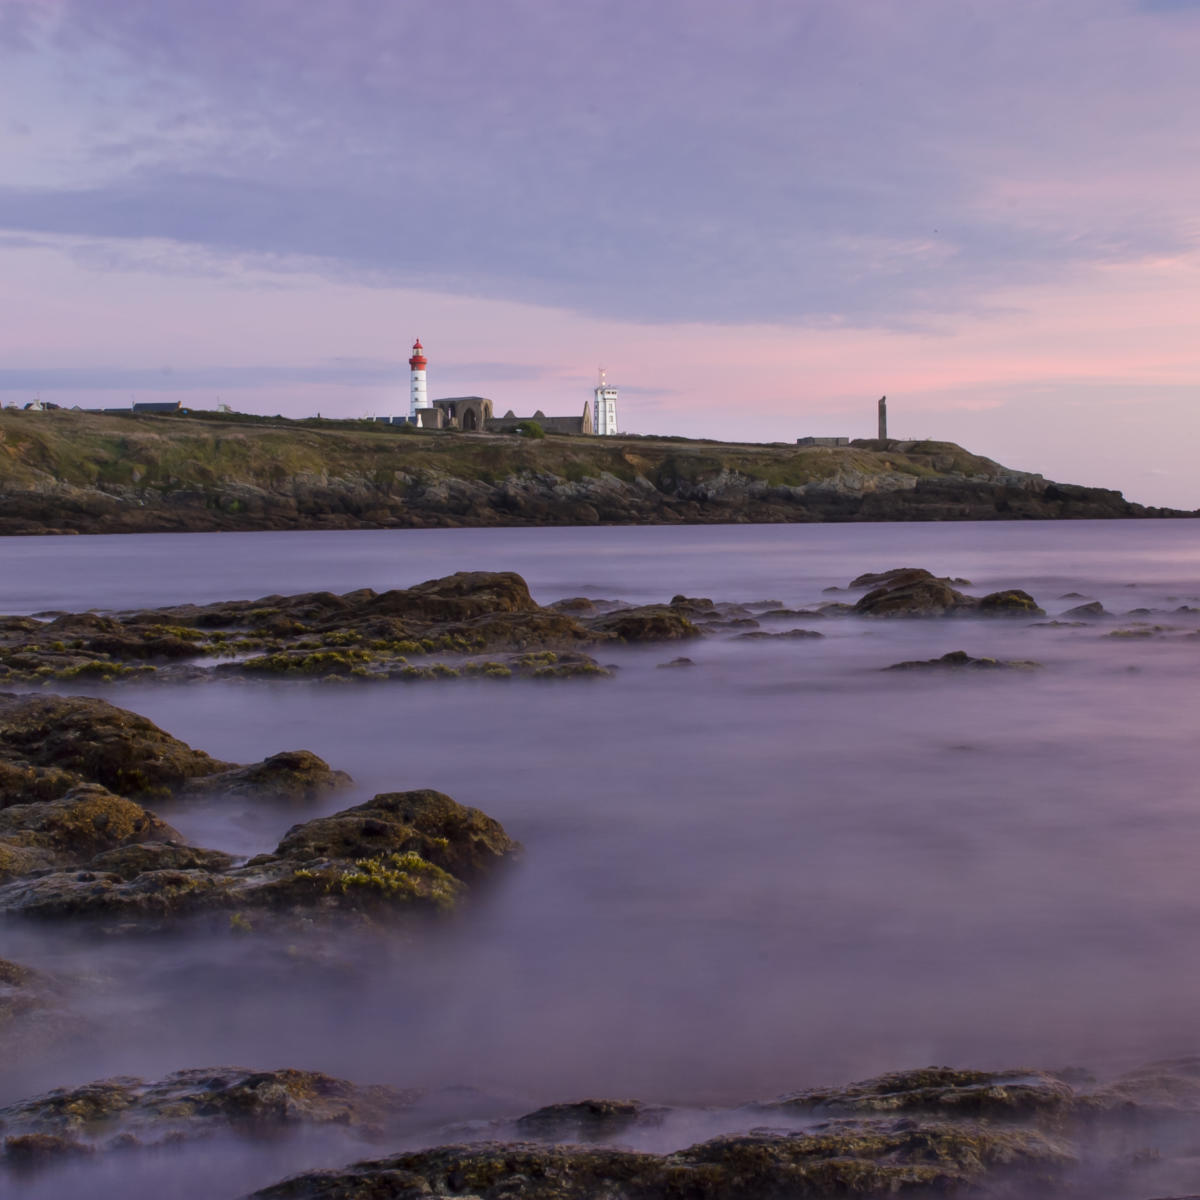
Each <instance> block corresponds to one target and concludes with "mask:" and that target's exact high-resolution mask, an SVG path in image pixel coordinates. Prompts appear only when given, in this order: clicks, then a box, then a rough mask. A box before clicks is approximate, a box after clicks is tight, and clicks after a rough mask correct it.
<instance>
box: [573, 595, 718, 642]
mask: <svg viewBox="0 0 1200 1200" xmlns="http://www.w3.org/2000/svg"><path fill="white" fill-rule="evenodd" d="M588 627H589V628H590V629H592V630H593V631H595V632H596V633H600V634H606V635H608V636H609V637H613V638H616V639H617V640H619V641H622V642H662V641H671V640H673V639H677V638H693V637H699V636H700V630H699V629H697V628H696V626H695V625H694V624H693V623H692V621H691V619H690V618H689V617H688V616H687V614H686V612H685V610H684V609H683V608H682V607H680V608H676V607H674V606H672V605H668V604H647V605H643V606H642V607H641V608H622V609H618V610H617V611H615V612H610V613H604V614H602V615H601V616H599V617H594V618H592V619H591V620H590V621H589V622H588Z"/></svg>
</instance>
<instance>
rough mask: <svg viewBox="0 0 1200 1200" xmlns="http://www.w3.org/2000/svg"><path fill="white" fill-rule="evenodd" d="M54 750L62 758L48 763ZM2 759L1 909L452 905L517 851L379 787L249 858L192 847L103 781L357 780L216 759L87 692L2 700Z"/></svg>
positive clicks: (142, 917)
mask: <svg viewBox="0 0 1200 1200" xmlns="http://www.w3.org/2000/svg"><path fill="white" fill-rule="evenodd" d="M56 755H57V756H58V760H59V762H60V764H61V765H58V766H51V765H46V764H47V763H52V762H53V761H54V756H56ZM0 764H2V765H3V766H5V767H6V768H7V771H8V775H7V776H6V780H7V781H11V782H10V783H9V784H8V785H7V786H5V788H4V790H3V792H0V796H2V798H3V802H4V804H5V807H2V808H0V912H5V913H8V914H11V915H19V916H22V917H27V918H32V917H41V918H54V919H64V918H93V919H101V920H103V921H106V922H108V926H107V927H108V928H114V926H113V925H112V922H114V921H116V922H118V926H116V927H118V928H119V927H123V926H127V927H128V928H130V929H136V928H139V927H141V926H143V925H145V924H146V923H147V922H149V923H151V924H152V925H153V923H155V922H161V921H163V920H168V919H174V918H178V917H182V916H187V915H195V914H200V913H206V912H225V913H229V912H232V913H234V914H235V915H236V914H238V913H240V912H241V911H242V910H246V911H253V912H261V911H263V910H270V911H271V912H273V913H290V914H306V915H307V916H309V917H311V916H312V915H314V914H336V913H339V912H354V913H357V914H360V915H368V914H388V913H395V912H403V911H410V910H411V911H419V910H423V909H424V910H446V909H449V908H453V907H454V906H455V905H456V904H457V903H458V902H459V900H460V899H461V898H462V897H463V896H464V895H465V894H466V893H467V892H468V891H469V890H470V887H471V886H472V885H474V884H477V883H479V882H480V881H481V880H482V879H483V878H484V877H485V876H486V875H487V874H488V873H489V872H490V871H491V870H492V869H493V868H494V867H495V866H496V865H498V864H499V863H502V862H505V861H507V860H509V859H512V858H513V857H515V855H516V854H517V853H518V850H519V847H518V845H517V843H516V842H514V841H512V839H510V838H509V837H508V835H507V834H506V833H505V832H504V830H503V829H502V828H501V826H500V825H499V824H498V823H497V822H496V821H493V820H492V819H491V818H490V817H487V816H486V815H485V814H483V813H481V812H479V811H478V810H477V809H473V808H467V807H464V806H463V805H460V804H457V803H456V802H455V801H454V800H452V799H451V798H450V797H449V796H446V795H443V794H442V793H440V792H434V791H409V792H393V793H386V794H382V795H378V796H376V797H374V799H372V800H368V801H366V802H365V803H362V804H358V805H355V806H354V807H352V808H349V809H345V810H343V811H341V812H338V813H335V814H333V815H332V816H328V817H319V818H316V819H314V820H311V821H307V822H303V823H301V824H299V825H295V826H293V827H292V829H291V830H289V831H288V833H287V834H286V835H285V836H284V838H283V839H282V841H281V842H280V843H279V845H278V846H277V847H276V849H275V850H274V851H273V852H272V853H268V854H261V855H259V856H257V857H256V858H253V859H251V860H250V861H249V862H241V861H240V860H239V859H237V858H236V857H234V856H233V855H230V854H226V853H224V852H223V851H221V850H218V849H207V848H203V847H197V846H191V845H188V844H187V842H186V840H185V839H184V838H183V837H182V835H180V834H179V833H178V831H177V830H175V829H174V828H172V827H171V826H170V825H169V824H167V823H166V822H164V821H163V820H161V819H160V818H159V817H157V816H156V815H155V814H154V813H153V812H151V811H150V810H148V809H146V808H144V807H143V806H142V805H141V804H140V803H138V801H137V800H134V799H131V798H129V797H128V796H124V795H120V794H118V793H117V792H115V791H111V790H109V788H108V787H107V786H105V784H104V783H102V782H100V780H106V781H109V782H111V783H112V784H114V785H119V784H124V785H125V786H127V787H129V788H130V790H131V791H135V793H136V794H137V795H141V796H145V795H146V794H148V793H152V794H154V795H157V796H160V797H161V798H163V799H167V798H169V797H171V796H172V795H174V797H175V798H177V799H178V798H182V799H185V800H186V799H187V798H188V797H189V796H192V795H196V794H205V795H209V796H216V797H225V798H228V797H238V798H243V799H245V798H251V799H254V800H256V801H258V802H260V803H264V804H267V803H272V802H275V803H278V802H281V801H286V802H305V803H311V802H313V801H314V800H316V799H319V798H323V797H325V796H327V795H330V794H333V793H335V792H336V791H338V790H341V789H344V788H346V787H348V786H349V785H350V784H351V782H352V781H351V779H350V777H349V776H348V775H346V774H345V773H344V772H341V771H335V770H333V769H332V768H330V767H329V766H328V764H327V763H325V762H324V761H323V760H322V759H320V758H318V757H317V756H316V755H315V754H312V753H310V752H308V751H287V752H284V753H281V754H277V755H273V756H271V757H270V758H268V759H265V760H264V761H263V762H261V763H256V764H253V765H251V766H247V767H235V766H233V765H231V764H229V763H222V762H219V761H218V760H216V759H213V758H211V757H210V756H209V755H207V754H204V753H203V752H201V751H196V750H193V749H192V748H191V747H190V746H188V745H187V744H186V743H184V742H181V741H179V739H177V738H174V737H172V736H171V735H170V734H168V733H166V732H165V731H163V730H161V729H159V728H158V726H156V725H154V724H153V723H152V722H150V721H148V720H146V718H144V717H141V716H139V715H138V714H137V713H131V712H129V711H127V710H125V709H121V708H118V707H116V706H115V705H112V704H109V703H107V702H106V701H103V700H96V699H91V698H88V697H58V696H49V697H47V696H10V695H3V696H0ZM31 796H32V797H42V796H46V797H48V798H45V799H41V798H37V799H33V800H28V799H27V798H28V797H31ZM240 919H241V920H243V921H244V922H245V923H246V924H247V925H248V924H249V922H248V919H246V918H244V917H242V918H240Z"/></svg>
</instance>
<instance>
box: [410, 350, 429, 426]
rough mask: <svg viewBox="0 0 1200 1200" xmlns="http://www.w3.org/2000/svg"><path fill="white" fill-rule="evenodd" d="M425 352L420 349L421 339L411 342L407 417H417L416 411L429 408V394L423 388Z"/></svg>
mask: <svg viewBox="0 0 1200 1200" xmlns="http://www.w3.org/2000/svg"><path fill="white" fill-rule="evenodd" d="M425 363H426V359H425V351H424V350H423V349H422V348H421V339H420V338H417V340H416V341H415V342H413V352H412V358H410V359H409V360H408V369H409V371H410V372H411V375H412V400H411V402H410V404H409V406H408V415H409V417H410V418H411V417H415V416H416V415H417V409H419V408H428V407H429V392H428V391H427V390H426V387H425Z"/></svg>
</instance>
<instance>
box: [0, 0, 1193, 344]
mask: <svg viewBox="0 0 1200 1200" xmlns="http://www.w3.org/2000/svg"><path fill="white" fill-rule="evenodd" d="M56 11H57V12H58V13H59V16H58V18H57V21H56V22H48V23H47V25H46V28H45V29H44V31H43V34H42V37H43V39H44V42H45V44H46V46H47V47H48V50H49V52H51V53H53V54H54V55H57V56H59V58H61V60H62V61H63V62H64V63H71V64H74V65H75V66H76V68H77V69H79V70H84V69H85V67H86V65H87V64H91V63H93V60H95V61H96V62H98V61H99V60H100V59H101V58H104V59H106V60H107V59H108V58H111V57H114V56H115V57H116V58H117V59H119V60H120V61H123V62H125V63H127V64H128V65H129V67H130V70H131V72H132V78H133V80H134V83H133V84H130V85H128V86H126V87H125V88H122V89H119V90H118V92H117V93H116V94H112V95H106V98H105V99H104V105H107V106H108V108H109V111H110V115H115V116H118V117H119V116H121V115H122V114H124V115H126V116H128V113H129V109H130V106H131V104H132V102H133V101H134V100H136V99H137V98H138V97H139V96H143V95H145V96H149V95H151V94H152V95H153V97H154V100H155V104H156V106H157V108H156V111H158V113H159V116H158V118H157V120H156V121H154V122H147V121H146V120H144V119H139V120H136V121H132V120H125V121H118V122H116V123H117V124H118V125H120V126H121V127H122V128H124V127H126V126H129V127H131V128H132V130H133V132H132V133H131V134H130V135H129V136H124V137H120V138H114V137H112V136H111V135H110V136H109V137H107V138H98V139H93V140H92V141H91V142H90V143H89V148H88V150H87V151H86V157H87V159H88V161H89V162H90V171H91V174H92V176H93V178H92V180H91V181H90V182H89V183H87V184H86V185H81V186H76V187H63V186H54V187H21V186H14V185H12V184H10V185H9V186H7V187H5V188H3V189H0V227H4V228H7V229H10V230H14V231H26V232H36V233H43V234H70V235H77V236H85V237H94V238H121V239H131V240H132V239H138V238H143V237H155V238H167V239H171V240H173V241H177V242H180V243H183V244H188V245H194V246H198V247H204V248H206V249H207V250H210V251H212V252H214V253H219V254H227V255H269V256H273V257H274V258H275V260H276V261H278V262H286V261H287V260H288V259H290V258H294V259H297V260H301V261H303V262H305V263H306V264H311V263H316V264H318V265H319V268H320V269H321V270H322V271H324V272H325V273H326V274H327V276H328V277H330V278H337V279H352V280H355V281H359V282H363V283H368V284H382V285H385V286H404V287H424V288H432V289H437V290H443V291H453V292H458V293H461V294H464V295H473V296H483V297H489V298H498V299H512V300H518V301H523V302H529V303H536V304H543V305H553V306H559V307H564V308H568V309H571V310H574V311H577V312H581V313H587V314H591V315H597V316H608V317H612V316H619V317H623V318H632V319H638V320H647V321H655V322H661V321H679V320H684V321H706V322H732V323H737V322H748V323H753V322H761V321H770V320H777V321H783V322H796V323H801V324H816V325H822V324H841V323H850V324H856V325H860V326H866V327H871V326H875V327H878V326H884V327H890V328H905V327H911V326H914V325H917V326H919V325H920V324H921V323H922V322H924V321H926V320H927V319H929V318H930V317H932V316H937V315H940V314H945V313H952V312H959V311H962V310H963V309H964V308H965V309H976V310H981V311H982V310H985V309H986V306H987V303H988V294H989V292H991V291H992V290H994V289H996V288H997V287H1000V286H1004V285H1010V284H1013V283H1018V282H1023V283H1027V284H1036V283H1038V282H1040V281H1044V280H1047V279H1050V278H1053V277H1054V276H1055V275H1056V274H1057V273H1059V272H1061V271H1063V270H1069V269H1072V268H1076V267H1081V266H1085V265H1090V264H1092V263H1095V262H1097V261H1136V260H1137V259H1139V258H1141V257H1145V256H1152V255H1161V254H1169V253H1174V252H1178V251H1179V250H1180V249H1181V248H1182V247H1184V246H1186V245H1187V244H1188V240H1189V238H1190V236H1191V233H1190V232H1189V230H1188V229H1187V228H1185V226H1184V225H1183V224H1182V223H1181V220H1180V219H1179V217H1178V216H1177V214H1176V213H1175V212H1174V210H1173V209H1172V208H1171V206H1169V205H1165V206H1159V209H1158V210H1156V211H1155V210H1152V211H1148V210H1147V207H1146V204H1145V202H1144V196H1143V197H1142V202H1141V203H1140V204H1139V205H1138V206H1137V210H1136V213H1135V211H1134V208H1133V206H1132V205H1127V206H1121V207H1118V208H1117V209H1115V210H1114V209H1112V208H1111V207H1106V206H1105V204H1104V203H1103V202H1102V201H1101V200H1099V199H1098V197H1097V196H1096V195H1094V194H1090V193H1089V188H1088V186H1087V182H1086V175H1085V179H1084V180H1083V181H1081V182H1082V186H1081V187H1079V188H1076V189H1074V190H1072V189H1070V188H1066V189H1064V190H1065V191H1067V192H1070V194H1069V195H1067V194H1064V195H1060V196H1057V197H1056V196H1055V195H1054V194H1053V190H1052V189H1051V190H1047V189H1045V188H1044V187H1043V188H1042V189H1041V190H1040V191H1039V193H1038V196H1037V201H1036V203H1032V204H1031V203H1027V202H1023V201H1022V199H1021V189H1020V187H1019V181H1020V180H1022V179H1027V178H1030V177H1034V178H1038V179H1041V178H1043V177H1044V173H1045V170H1046V168H1047V165H1048V164H1049V163H1051V162H1053V163H1056V164H1057V167H1058V170H1059V172H1060V174H1061V175H1062V177H1063V178H1064V182H1067V181H1068V180H1069V173H1070V172H1071V170H1072V166H1073V160H1077V159H1079V158H1080V153H1081V149H1084V148H1086V147H1087V146H1089V145H1090V144H1091V143H1093V142H1094V141H1095V139H1096V138H1097V136H1098V135H1097V132H1096V130H1095V129H1094V128H1093V125H1094V119H1091V118H1094V116H1095V115H1096V112H1099V113H1100V115H1101V116H1103V115H1104V111H1105V108H1106V107H1107V105H1108V104H1109V103H1110V94H1111V93H1112V91H1113V90H1114V88H1115V89H1116V90H1117V91H1118V92H1119V93H1121V94H1123V93H1125V92H1126V91H1128V92H1130V93H1136V91H1137V88H1138V87H1144V85H1145V83H1146V82H1147V80H1145V79H1141V80H1139V79H1138V78H1137V77H1136V76H1134V77H1132V78H1129V79H1124V78H1123V77H1120V76H1119V72H1118V68H1120V67H1121V66H1122V53H1121V50H1120V46H1119V43H1117V42H1116V41H1115V39H1116V37H1117V35H1118V33H1119V29H1118V27H1117V25H1116V24H1114V22H1115V21H1116V16H1115V14H1118V13H1119V12H1120V11H1121V9H1120V7H1119V6H1116V5H1112V4H1096V3H1095V2H1094V0H1088V3H1087V4H1086V5H1082V6H1081V5H1080V3H1079V0H1065V2H1064V3H1063V4H1061V5H1059V6H1045V5H1036V4H1029V5H1023V6H1017V7H1016V8H1014V9H1012V10H1008V13H1007V15H1006V17H1005V19H1004V20H1003V21H989V20H987V19H986V18H985V17H983V16H981V15H980V10H977V9H976V8H975V7H974V6H958V5H954V6H946V5H944V4H941V3H928V2H925V3H920V4H915V5H913V6H911V8H908V9H907V10H906V12H905V14H904V18H903V19H902V20H901V19H899V18H898V17H897V15H896V14H895V12H894V10H893V9H892V8H891V7H890V6H887V5H880V4H876V3H873V2H870V0H864V2H862V3H858V4H851V5H845V6H837V7H836V8H835V7H833V6H824V5H816V4H800V5H796V4H792V3H787V4H785V3H781V2H776V0H753V2H752V3H750V4H749V5H748V6H747V8H746V10H745V12H744V14H743V15H742V18H741V19H738V20H731V19H730V12H729V9H728V8H727V6H725V5H718V4H711V3H693V2H690V0H689V2H688V3H683V2H682V0H663V3H661V4H659V5H655V6H653V8H651V9H650V10H648V11H647V10H645V9H644V7H639V6H635V5H634V4H632V3H630V2H629V0H613V2H612V3H599V2H597V0H585V2H583V3H581V4H579V5H572V6H570V7H569V8H563V9H557V10H556V9H550V10H548V9H547V6H545V5H543V4H534V3H532V2H523V0H508V2H506V3H504V4H494V3H488V4H484V3H479V2H476V0H462V2H461V3H460V4H456V5H455V10H454V14H453V18H451V16H450V15H449V14H448V13H447V12H446V10H445V9H444V8H440V7H436V6H434V5H432V4H430V3H426V2H425V0H415V2H414V3H410V4H406V5H405V6H403V7H402V8H401V7H398V6H395V5H391V4H383V3H373V2H368V0H356V2H355V3H351V4H348V5H345V6H338V7H337V8H329V9H327V8H324V7H318V6H312V7H305V8H303V9H299V10H290V15H289V19H287V20H281V19H280V11H279V8H278V5H276V4H274V3H271V2H269V0H247V2H246V3H244V4H241V5H239V6H238V7H237V9H236V11H235V12H234V13H232V14H231V13H230V12H229V11H228V10H225V9H222V10H219V11H218V10H209V9H206V8H198V7H197V6H195V5H194V4H190V3H182V4H181V2H180V0H154V2H153V3H151V2H149V0H123V2H121V3H115V4H113V5H111V6H105V9H104V12H103V13H101V12H100V11H99V10H98V9H97V8H96V6H94V5H91V4H86V3H78V2H67V3H64V4H63V5H62V6H61V7H60V8H58V9H57V10H56ZM1097 12H1099V13H1100V14H1101V15H1100V17H1099V18H1097V17H1096V15H1095V14H1096V13H1097ZM1085 13H1091V14H1093V15H1092V20H1091V21H1090V22H1088V21H1087V20H1085V21H1084V22H1083V24H1082V25H1081V24H1080V20H1079V17H1080V15H1081V14H1085ZM293 14H294V19H292V15H293ZM1143 36H1147V37H1148V36H1150V35H1149V34H1146V33H1143ZM24 38H25V42H26V43H27V42H28V34H27V33H26V34H25V35H24ZM1068 45H1070V46H1072V48H1073V49H1074V50H1075V51H1076V52H1084V53H1086V52H1092V53H1094V54H1096V55H1097V56H1098V59H1097V66H1098V68H1099V70H1098V72H1097V79H1096V81H1095V84H1094V85H1089V86H1088V87H1087V89H1086V93H1088V94H1085V95H1083V96H1078V97H1070V96H1068V97H1066V98H1065V99H1066V103H1064V97H1063V96H1061V95H1055V94H1054V92H1053V85H1052V83H1050V82H1049V81H1048V80H1047V78H1046V76H1045V73H1046V72H1049V71H1053V70H1055V69H1057V67H1058V66H1059V63H1058V62H1057V59H1056V55H1057V53H1058V52H1059V51H1060V50H1064V49H1066V48H1067V46H1068ZM9 50H10V53H18V52H19V47H18V46H17V45H16V44H15V43H12V44H10V47H9ZM1180 57H1181V58H1182V57H1186V54H1184V52H1183V51H1180ZM1171 66H1172V70H1174V69H1175V64H1174V63H1173V62H1172V64H1171ZM1182 66H1183V64H1182V62H1180V63H1179V69H1180V70H1181V69H1182ZM1106 69H1111V73H1112V74H1116V75H1118V78H1117V79H1116V80H1115V81H1114V79H1113V78H1111V77H1106ZM95 73H96V74H97V76H101V77H102V76H103V72H102V71H101V70H100V68H99V66H96V67H95ZM1171 78H1172V72H1171V71H1168V72H1167V82H1168V83H1170V81H1171ZM1159 82H1160V83H1161V82H1162V76H1161V71H1160V77H1159ZM1178 86H1180V87H1181V88H1182V87H1184V86H1186V85H1185V83H1184V82H1183V80H1182V77H1181V79H1180V82H1179V85H1178ZM1001 89H1003V91H1004V94H1005V103H1004V104H1002V105H998V104H997V103H996V99H997V93H998V92H999V91H1000V90H1001ZM1192 91H1193V95H1194V91H1195V89H1194V85H1193V89H1192ZM1093 98H1094V99H1095V101H1096V103H1097V105H1098V106H1099V107H1098V108H1097V109H1096V110H1093V111H1091V112H1089V111H1088V107H1089V106H1088V101H1089V100H1090V99H1093ZM1041 102H1046V103H1049V104H1052V105H1053V106H1054V107H1055V109H1056V111H1055V116H1054V119H1053V120H1050V121H1048V120H1046V119H1045V113H1044V112H1040V111H1039V104H1040V103H1041ZM1163 115H1171V116H1172V126H1179V127H1182V126H1183V125H1184V124H1185V123H1186V122H1185V119H1184V117H1183V116H1182V110H1180V111H1178V112H1175V113H1174V114H1167V113H1166V110H1165V107H1164V114H1163ZM111 123H112V122H110V124H111ZM1125 132H1126V131H1122V130H1120V129H1116V128H1111V127H1110V128H1108V129H1105V130H1104V131H1103V136H1104V137H1105V138H1107V139H1108V140H1109V141H1110V142H1111V141H1112V139H1113V138H1118V139H1120V138H1121V137H1122V136H1123V134H1124V133H1125ZM1167 132H1169V130H1168V131H1167ZM1139 145H1140V141H1139V143H1138V144H1132V143H1131V144H1130V145H1129V146H1128V147H1127V148H1126V149H1127V153H1128V155H1129V168H1130V169H1131V170H1133V169H1137V167H1138V166H1139V162H1138V159H1139V154H1140V153H1142V152H1141V151H1139V149H1138V146H1139ZM985 146H986V149H987V161H986V167H984V168H983V169H981V164H980V157H981V156H980V150H981V148H983V147H985ZM1064 169H1065V171H1064ZM1184 169H1185V168H1182V167H1181V168H1180V170H1184ZM1090 173H1091V169H1090V168H1089V171H1088V172H1087V174H1090ZM1159 173H1161V172H1159ZM1014 184H1016V185H1018V186H1016V187H1014Z"/></svg>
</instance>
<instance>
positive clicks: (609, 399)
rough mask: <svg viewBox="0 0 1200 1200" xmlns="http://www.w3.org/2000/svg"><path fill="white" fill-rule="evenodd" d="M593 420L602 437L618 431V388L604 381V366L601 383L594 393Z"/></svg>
mask: <svg viewBox="0 0 1200 1200" xmlns="http://www.w3.org/2000/svg"><path fill="white" fill-rule="evenodd" d="M593 394H594V396H595V400H594V402H593V404H592V421H593V423H594V425H595V427H596V433H597V434H598V435H599V436H600V437H613V436H615V435H616V432H617V389H616V388H615V387H609V385H608V384H607V383H605V381H604V368H603V367H601V368H600V383H599V385H598V386H597V387H596V390H595V392H594V393H593Z"/></svg>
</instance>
